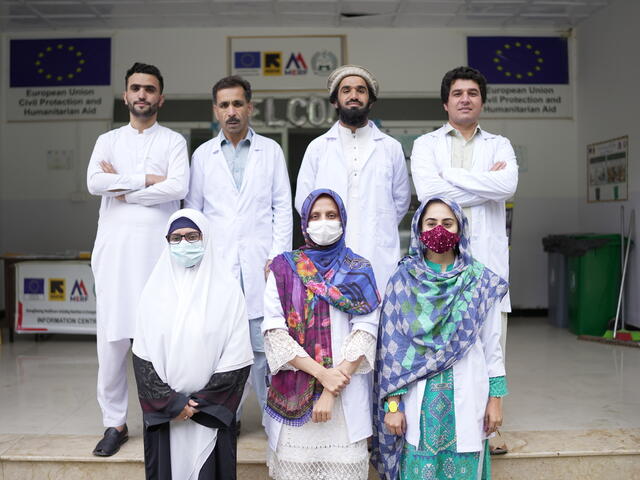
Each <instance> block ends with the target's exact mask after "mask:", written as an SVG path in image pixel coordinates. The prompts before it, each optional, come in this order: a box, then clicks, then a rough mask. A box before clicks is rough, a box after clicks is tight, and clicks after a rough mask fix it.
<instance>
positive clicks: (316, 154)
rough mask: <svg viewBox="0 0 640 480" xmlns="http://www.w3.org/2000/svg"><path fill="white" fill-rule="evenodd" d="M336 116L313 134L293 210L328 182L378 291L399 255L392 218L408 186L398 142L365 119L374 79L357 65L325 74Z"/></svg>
mask: <svg viewBox="0 0 640 480" xmlns="http://www.w3.org/2000/svg"><path fill="white" fill-rule="evenodd" d="M327 88H328V90H329V100H330V102H331V103H332V105H333V106H334V107H335V108H336V111H337V113H338V121H337V122H336V123H335V124H334V125H333V126H332V127H331V129H330V130H329V131H328V132H327V133H325V134H323V135H321V136H320V137H318V138H316V139H314V140H313V141H312V142H311V143H310V144H309V146H308V147H307V151H306V152H305V155H304V158H303V160H302V165H301V167H300V171H299V173H298V180H297V189H296V197H295V206H296V209H297V210H298V212H300V210H301V208H302V204H303V203H304V200H305V198H307V196H308V195H309V193H311V192H312V191H313V190H315V189H318V188H328V189H331V190H333V191H334V192H336V193H337V194H338V195H340V197H341V198H342V199H343V200H344V203H345V206H346V210H347V216H348V217H349V221H348V222H347V230H346V244H347V246H348V247H349V248H351V249H352V250H353V251H354V252H358V253H359V254H361V255H362V256H363V257H365V258H367V259H369V261H370V262H371V264H372V265H373V271H374V274H375V277H376V283H377V284H378V286H379V288H380V290H381V291H384V288H385V287H386V285H387V280H389V277H390V276H391V274H392V273H393V271H394V270H395V268H396V265H397V263H398V260H399V259H400V236H399V234H398V224H399V223H400V220H402V217H404V215H405V214H406V213H407V210H408V208H409V201H410V199H411V186H410V184H409V178H408V175H407V167H406V162H405V156H404V153H403V151H402V146H401V145H400V143H399V142H398V141H397V140H395V139H393V138H391V137H390V136H389V135H386V134H385V133H382V132H381V131H380V130H379V129H378V128H377V127H376V126H375V124H374V123H373V122H372V121H370V120H369V112H370V110H371V107H372V106H373V104H374V103H375V101H376V100H377V98H378V92H379V91H378V82H377V80H376V79H375V77H374V76H373V74H372V73H371V72H370V71H369V70H367V69H366V68H364V67H361V66H358V65H343V66H341V67H338V68H337V69H336V70H334V71H333V72H331V74H330V75H329V77H328V79H327Z"/></svg>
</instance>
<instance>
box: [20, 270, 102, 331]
mask: <svg viewBox="0 0 640 480" xmlns="http://www.w3.org/2000/svg"><path fill="white" fill-rule="evenodd" d="M15 268H16V277H15V278H16V285H15V287H16V299H15V300H16V314H15V332H16V333H76V334H95V333H96V294H95V286H94V281H93V273H92V272H91V266H90V265H89V262H82V261H77V262H76V261H58V262H20V263H16V264H15Z"/></svg>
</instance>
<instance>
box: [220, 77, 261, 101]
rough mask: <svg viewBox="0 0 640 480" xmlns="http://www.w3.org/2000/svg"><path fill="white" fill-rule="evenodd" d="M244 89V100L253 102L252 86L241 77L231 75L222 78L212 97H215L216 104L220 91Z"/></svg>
mask: <svg viewBox="0 0 640 480" xmlns="http://www.w3.org/2000/svg"><path fill="white" fill-rule="evenodd" d="M234 87H242V89H243V90H244V98H245V100H246V101H247V102H250V101H251V84H250V83H249V82H247V81H246V80H245V79H244V78H242V77H241V76H240V75H230V76H228V77H224V78H221V79H220V80H218V81H217V82H216V84H215V85H214V86H213V88H212V89H211V95H212V96H213V103H216V94H217V93H218V90H224V89H225V88H234Z"/></svg>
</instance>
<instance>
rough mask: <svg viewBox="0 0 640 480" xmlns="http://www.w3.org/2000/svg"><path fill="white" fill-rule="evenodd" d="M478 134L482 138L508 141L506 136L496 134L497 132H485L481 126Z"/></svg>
mask: <svg viewBox="0 0 640 480" xmlns="http://www.w3.org/2000/svg"><path fill="white" fill-rule="evenodd" d="M480 136H481V137H482V139H483V140H496V141H507V142H508V141H509V139H508V138H507V137H504V136H502V135H498V134H497V133H491V132H487V131H486V130H484V129H482V128H481V129H480Z"/></svg>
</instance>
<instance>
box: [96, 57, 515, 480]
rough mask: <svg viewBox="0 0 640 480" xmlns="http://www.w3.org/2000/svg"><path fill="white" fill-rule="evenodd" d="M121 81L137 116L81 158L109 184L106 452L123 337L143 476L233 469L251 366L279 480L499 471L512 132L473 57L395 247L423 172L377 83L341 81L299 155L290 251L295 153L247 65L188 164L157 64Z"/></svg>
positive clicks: (115, 434)
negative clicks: (165, 121)
mask: <svg viewBox="0 0 640 480" xmlns="http://www.w3.org/2000/svg"><path fill="white" fill-rule="evenodd" d="M125 87H126V88H125V92H124V94H123V100H124V103H125V104H126V106H127V107H128V109H129V112H130V123H129V124H128V125H127V126H124V127H121V128H118V129H116V130H112V131H110V132H107V133H105V134H103V135H101V136H100V137H99V139H98V141H97V143H96V146H95V149H94V151H93V154H92V157H91V160H90V163H89V168H88V172H87V183H88V188H89V191H90V193H92V194H94V195H100V196H102V202H101V206H100V216H99V222H98V232H97V236H96V241H95V247H94V250H93V255H92V268H93V271H94V276H95V285H96V298H97V345H98V346H97V350H98V361H99V371H98V389H97V391H98V401H99V403H100V407H101V409H102V412H103V423H104V426H105V427H106V430H105V433H104V436H103V437H102V439H101V440H100V441H99V442H98V444H97V445H96V448H95V450H94V454H95V455H99V456H110V455H113V454H115V453H116V452H117V451H118V449H119V448H120V446H121V445H122V444H123V443H124V442H126V441H127V439H128V430H127V425H126V417H127V401H128V400H127V388H128V387H127V363H128V362H127V358H128V352H129V349H130V348H132V353H133V368H134V372H135V377H136V383H137V389H138V397H139V401H140V405H141V407H142V411H143V421H144V432H143V433H144V445H145V469H146V475H147V478H150V479H171V478H173V479H174V480H176V479H194V480H200V479H233V478H236V477H235V469H236V437H237V434H238V430H239V427H240V425H239V421H238V419H239V418H240V409H241V404H242V401H243V397H244V396H245V395H246V389H245V384H247V383H250V384H251V385H252V387H253V390H254V391H255V392H256V396H257V398H258V402H259V404H260V406H261V408H262V411H263V425H264V428H265V431H266V433H267V436H268V452H267V463H268V467H269V473H270V475H271V476H272V477H273V478H274V479H276V480H288V479H295V480H297V479H300V478H309V479H340V480H343V479H354V480H355V479H366V478H367V476H368V471H369V463H370V461H371V462H372V463H373V465H374V466H375V467H376V469H377V470H378V472H379V475H380V476H381V478H384V479H387V480H396V479H414V478H434V479H441V478H455V479H458V480H464V479H480V478H490V462H489V456H488V447H487V438H488V437H489V436H490V435H492V434H493V433H494V432H495V431H496V430H497V429H498V428H499V426H500V425H501V423H502V403H501V402H502V400H501V398H502V397H503V396H504V395H506V393H507V385H506V380H505V369H504V360H503V353H504V346H503V345H501V343H502V344H503V343H504V336H505V333H506V312H508V311H509V309H510V304H509V298H508V284H507V279H508V241H507V236H506V219H505V200H506V199H508V198H509V197H511V196H512V195H513V194H514V192H515V189H516V186H517V180H518V170H517V164H516V159H515V155H514V152H513V148H512V147H511V144H510V143H509V141H508V140H507V139H506V138H504V137H501V136H499V135H494V134H490V133H488V132H486V131H484V130H482V129H481V128H480V127H479V125H478V121H479V116H480V113H481V112H482V107H483V104H484V102H485V100H486V80H485V79H484V77H483V76H482V74H481V73H480V72H478V71H477V70H474V69H472V68H469V67H458V68H456V69H453V70H451V71H450V72H447V74H446V75H445V76H444V78H443V81H442V85H441V98H442V103H443V106H444V109H445V110H446V112H447V114H448V120H449V121H448V122H447V124H446V125H445V126H443V127H442V128H440V129H438V130H436V131H434V132H431V133H427V134H425V135H423V136H421V137H419V138H418V139H417V140H416V141H415V143H414V148H413V152H412V155H411V171H412V177H413V183H414V185H415V189H416V192H417V195H418V200H419V201H420V206H419V207H418V209H417V210H416V212H415V215H414V216H413V221H412V224H411V244H410V248H409V252H408V255H406V256H404V257H402V258H401V251H400V239H399V233H398V224H399V222H400V221H401V220H402V218H403V217H404V216H405V214H406V213H407V211H408V208H409V203H410V199H411V185H410V180H409V176H408V172H407V167H406V162H405V157H404V154H403V151H402V147H401V146H400V144H399V142H397V141H396V140H394V139H393V138H392V137H390V136H389V135H386V134H385V133H383V132H381V131H380V130H379V129H378V128H377V127H376V125H375V124H374V123H373V122H372V121H371V120H370V119H369V114H370V110H371V108H372V106H373V104H374V103H375V101H376V99H377V97H378V94H379V85H378V82H377V80H376V78H375V76H374V75H373V74H372V73H371V72H370V71H369V70H367V69H366V68H364V67H361V66H357V65H344V66H341V67H338V68H337V69H336V70H334V71H333V72H332V73H331V74H330V75H329V77H328V80H327V88H328V92H329V99H330V102H331V103H332V104H333V105H334V107H335V108H336V111H337V114H338V121H337V122H336V123H335V124H334V126H333V127H332V128H331V129H330V130H329V131H328V132H326V133H325V134H324V135H321V136H320V137H318V138H316V139H315V140H313V141H312V142H311V143H310V144H309V146H308V148H307V151H306V153H305V155H304V158H303V161H302V165H301V167H300V171H299V173H298V177H297V185H296V192H295V208H296V209H297V210H298V212H299V213H300V218H301V227H302V234H303V238H304V243H305V244H304V245H303V246H301V247H300V248H298V249H295V250H292V249H291V247H292V245H291V242H292V229H293V226H292V225H293V222H292V201H291V200H292V197H291V190H290V182H289V175H288V172H287V165H286V162H285V159H284V155H283V152H282V149H281V148H280V146H279V145H278V144H277V143H276V142H274V141H272V140H270V139H267V138H265V137H263V136H261V135H259V134H258V133H256V132H255V131H254V130H253V129H252V128H251V127H250V119H251V114H252V109H253V106H252V102H251V95H252V92H251V86H250V84H249V82H247V81H246V80H245V79H243V78H241V77H238V76H230V77H225V78H223V79H221V80H219V81H218V82H217V83H216V84H215V85H214V86H213V91H212V95H213V112H214V115H215V118H216V120H217V122H218V123H219V125H220V133H219V134H218V135H217V137H215V138H213V139H211V140H209V141H208V142H206V143H205V144H203V145H202V146H200V147H199V148H198V149H197V150H196V151H195V152H194V154H193V157H192V159H191V166H190V167H189V159H188V153H187V148H186V143H185V141H184V139H183V138H182V136H180V135H179V134H178V133H176V132H173V131H172V130H170V129H168V128H165V127H162V126H160V125H159V124H158V123H157V116H158V110H159V108H161V107H162V104H163V102H164V96H163V93H162V92H163V87H164V85H163V79H162V76H161V74H160V72H159V70H158V69H157V68H156V67H155V66H152V65H147V64H140V63H136V64H134V65H133V67H132V68H131V69H130V70H128V71H127V74H126V77H125ZM182 199H184V207H185V208H183V209H180V200H182ZM347 220H348V222H347ZM131 345H133V346H132V347H131Z"/></svg>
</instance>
